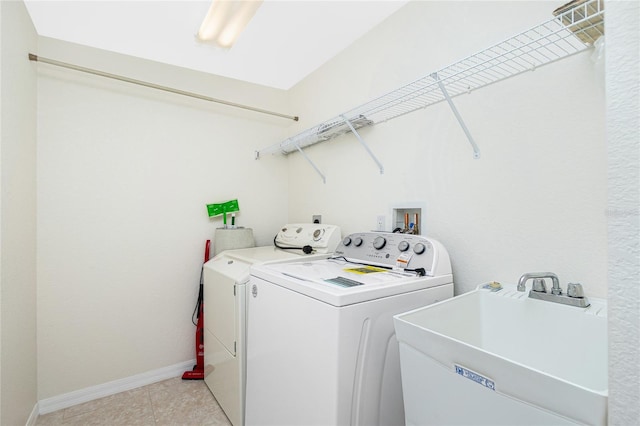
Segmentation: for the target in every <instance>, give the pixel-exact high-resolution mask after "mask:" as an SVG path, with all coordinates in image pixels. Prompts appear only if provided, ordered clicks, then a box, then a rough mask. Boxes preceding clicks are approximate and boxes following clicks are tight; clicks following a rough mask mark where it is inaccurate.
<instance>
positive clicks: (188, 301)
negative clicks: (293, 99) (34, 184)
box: [38, 39, 289, 399]
mask: <svg viewBox="0 0 640 426" xmlns="http://www.w3.org/2000/svg"><path fill="white" fill-rule="evenodd" d="M39 54H40V56H44V57H50V58H53V59H57V60H61V61H65V62H70V63H75V64H79V65H82V66H86V67H89V68H97V69H100V70H103V71H108V72H113V73H117V74H121V75H126V76H129V77H132V78H137V79H140V80H146V81H150V82H154V83H157V84H163V85H166V86H171V87H176V88H179V89H182V90H188V91H193V92H198V93H202V94H204V95H208V96H212V97H216V98H222V99H227V100H230V101H234V102H239V103H244V104H250V105H255V106H258V107H262V108H265V109H272V110H276V111H279V112H285V113H287V112H288V106H287V102H286V97H285V92H281V91H277V90H273V89H267V88H264V87H258V86H255V85H250V84H245V83H240V82H238V81H233V80H229V79H224V78H216V77H212V76H205V75H203V74H200V73H195V72H189V71H187V70H184V69H179V68H176V67H169V66H163V65H161V64H158V63H152V62H148V61H144V60H140V59H134V58H130V57H124V56H121V55H116V54H112V53H108V52H104V51H102V52H101V51H96V50H93V49H88V48H82V47H80V46H74V45H70V44H67V43H63V42H56V41H54V40H48V39H41V42H40V48H39ZM287 126H289V122H287V120H284V119H282V118H272V117H265V116H261V115H259V114H256V113H252V112H251V113H250V112H242V111H239V110H235V109H233V108H229V107H221V106H215V105H212V104H209V103H207V102H204V101H200V100H195V99H190V98H184V97H180V96H178V95H174V94H169V93H164V92H159V91H155V90H152V89H148V88H143V87H139V86H134V85H131V84H129V83H123V82H117V81H113V80H107V79H105V78H102V77H96V76H91V75H87V74H81V73H78V72H75V71H70V70H66V69H61V68H56V67H53V66H50V65H46V64H40V65H39V74H38V132H39V137H38V367H39V375H38V385H39V386H38V395H39V398H40V399H44V398H50V397H53V396H58V395H61V394H64V393H67V392H70V391H74V390H78V389H83V388H86V387H89V386H93V385H98V384H102V383H105V382H109V381H112V380H116V379H120V378H125V377H129V376H132V375H135V374H139V373H142V372H146V371H151V370H154V369H158V368H162V367H166V366H169V365H174V364H176V363H180V362H184V361H187V360H190V359H193V358H195V353H194V348H193V338H194V331H195V329H194V327H193V325H192V324H191V314H192V311H193V308H194V305H195V301H196V296H197V291H198V282H199V274H200V267H201V264H202V259H203V251H204V243H205V240H206V239H212V237H213V233H214V229H215V228H216V227H217V226H221V224H222V220H221V219H220V218H216V219H215V220H209V218H208V216H207V211H206V204H207V203H213V202H222V201H227V200H230V199H233V198H237V199H238V200H239V203H240V213H239V215H238V217H237V223H238V225H244V226H247V227H252V228H253V229H254V233H255V237H256V242H257V243H258V244H268V243H270V241H271V239H272V237H273V235H274V233H275V231H276V230H277V229H278V227H279V226H281V225H282V223H284V222H286V219H287V218H286V215H287V204H286V202H287V181H286V176H287V170H286V161H285V160H282V159H281V160H279V161H278V160H277V159H276V163H275V164H274V163H270V164H266V163H264V162H259V161H255V160H254V150H255V149H257V148H259V147H261V146H263V145H265V144H270V143H273V142H275V141H277V140H279V139H280V138H281V137H282V136H283V135H284V134H285V130H286V129H287ZM214 244H215V241H214Z"/></svg>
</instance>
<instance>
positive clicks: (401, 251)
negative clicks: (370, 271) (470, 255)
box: [334, 232, 451, 276]
mask: <svg viewBox="0 0 640 426" xmlns="http://www.w3.org/2000/svg"><path fill="white" fill-rule="evenodd" d="M334 256H343V257H345V258H346V259H347V260H349V261H351V262H356V263H358V262H361V263H367V264H371V265H380V266H385V267H391V268H400V269H418V268H423V269H424V270H425V273H426V275H429V276H434V275H443V274H450V273H451V264H450V262H449V254H448V253H447V251H446V249H445V248H444V247H443V246H442V244H440V243H439V242H438V241H436V240H433V239H431V238H427V237H424V236H422V235H412V234H397V233H390V232H362V233H356V234H351V235H348V236H346V237H345V238H343V239H342V241H341V242H340V244H339V245H338V247H337V248H336V251H335V253H334Z"/></svg>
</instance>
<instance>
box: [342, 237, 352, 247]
mask: <svg viewBox="0 0 640 426" xmlns="http://www.w3.org/2000/svg"><path fill="white" fill-rule="evenodd" d="M349 244H351V237H344V240H342V245H343V246H345V247H346V246H348V245H349Z"/></svg>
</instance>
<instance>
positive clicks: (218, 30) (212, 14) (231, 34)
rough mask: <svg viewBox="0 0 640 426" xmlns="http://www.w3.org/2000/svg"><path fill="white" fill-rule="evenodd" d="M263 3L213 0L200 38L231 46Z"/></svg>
mask: <svg viewBox="0 0 640 426" xmlns="http://www.w3.org/2000/svg"><path fill="white" fill-rule="evenodd" d="M261 4H262V0H213V1H212V2H211V6H210V7H209V11H208V12H207V16H206V17H205V18H204V21H203V22H202V25H201V26H200V30H199V31H198V39H200V40H202V41H211V42H214V43H216V44H217V45H218V46H220V47H225V48H229V47H231V46H232V45H233V43H235V41H236V40H237V38H238V36H240V33H242V31H243V30H244V28H245V27H246V26H247V24H248V23H249V21H250V20H251V18H253V15H255V13H256V11H257V10H258V8H259V7H260V5H261Z"/></svg>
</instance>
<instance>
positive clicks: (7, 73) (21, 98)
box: [0, 1, 37, 425]
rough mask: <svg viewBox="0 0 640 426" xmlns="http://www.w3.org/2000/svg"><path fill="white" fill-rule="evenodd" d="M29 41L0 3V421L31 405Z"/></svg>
mask: <svg viewBox="0 0 640 426" xmlns="http://www.w3.org/2000/svg"><path fill="white" fill-rule="evenodd" d="M36 47H37V37H36V33H35V30H34V28H33V25H32V23H31V19H30V18H29V15H28V14H27V11H26V9H25V7H24V4H23V3H22V2H13V1H10V2H5V1H3V2H0V52H1V53H0V95H1V96H0V169H1V175H0V401H1V402H0V424H3V425H20V424H25V423H27V420H28V418H29V414H30V413H31V412H32V410H33V408H34V406H35V404H36V401H37V394H36V390H37V373H36V269H35V257H36V72H35V68H34V67H33V66H32V64H31V63H30V62H29V60H28V59H27V53H28V52H29V51H35V49H36Z"/></svg>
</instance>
